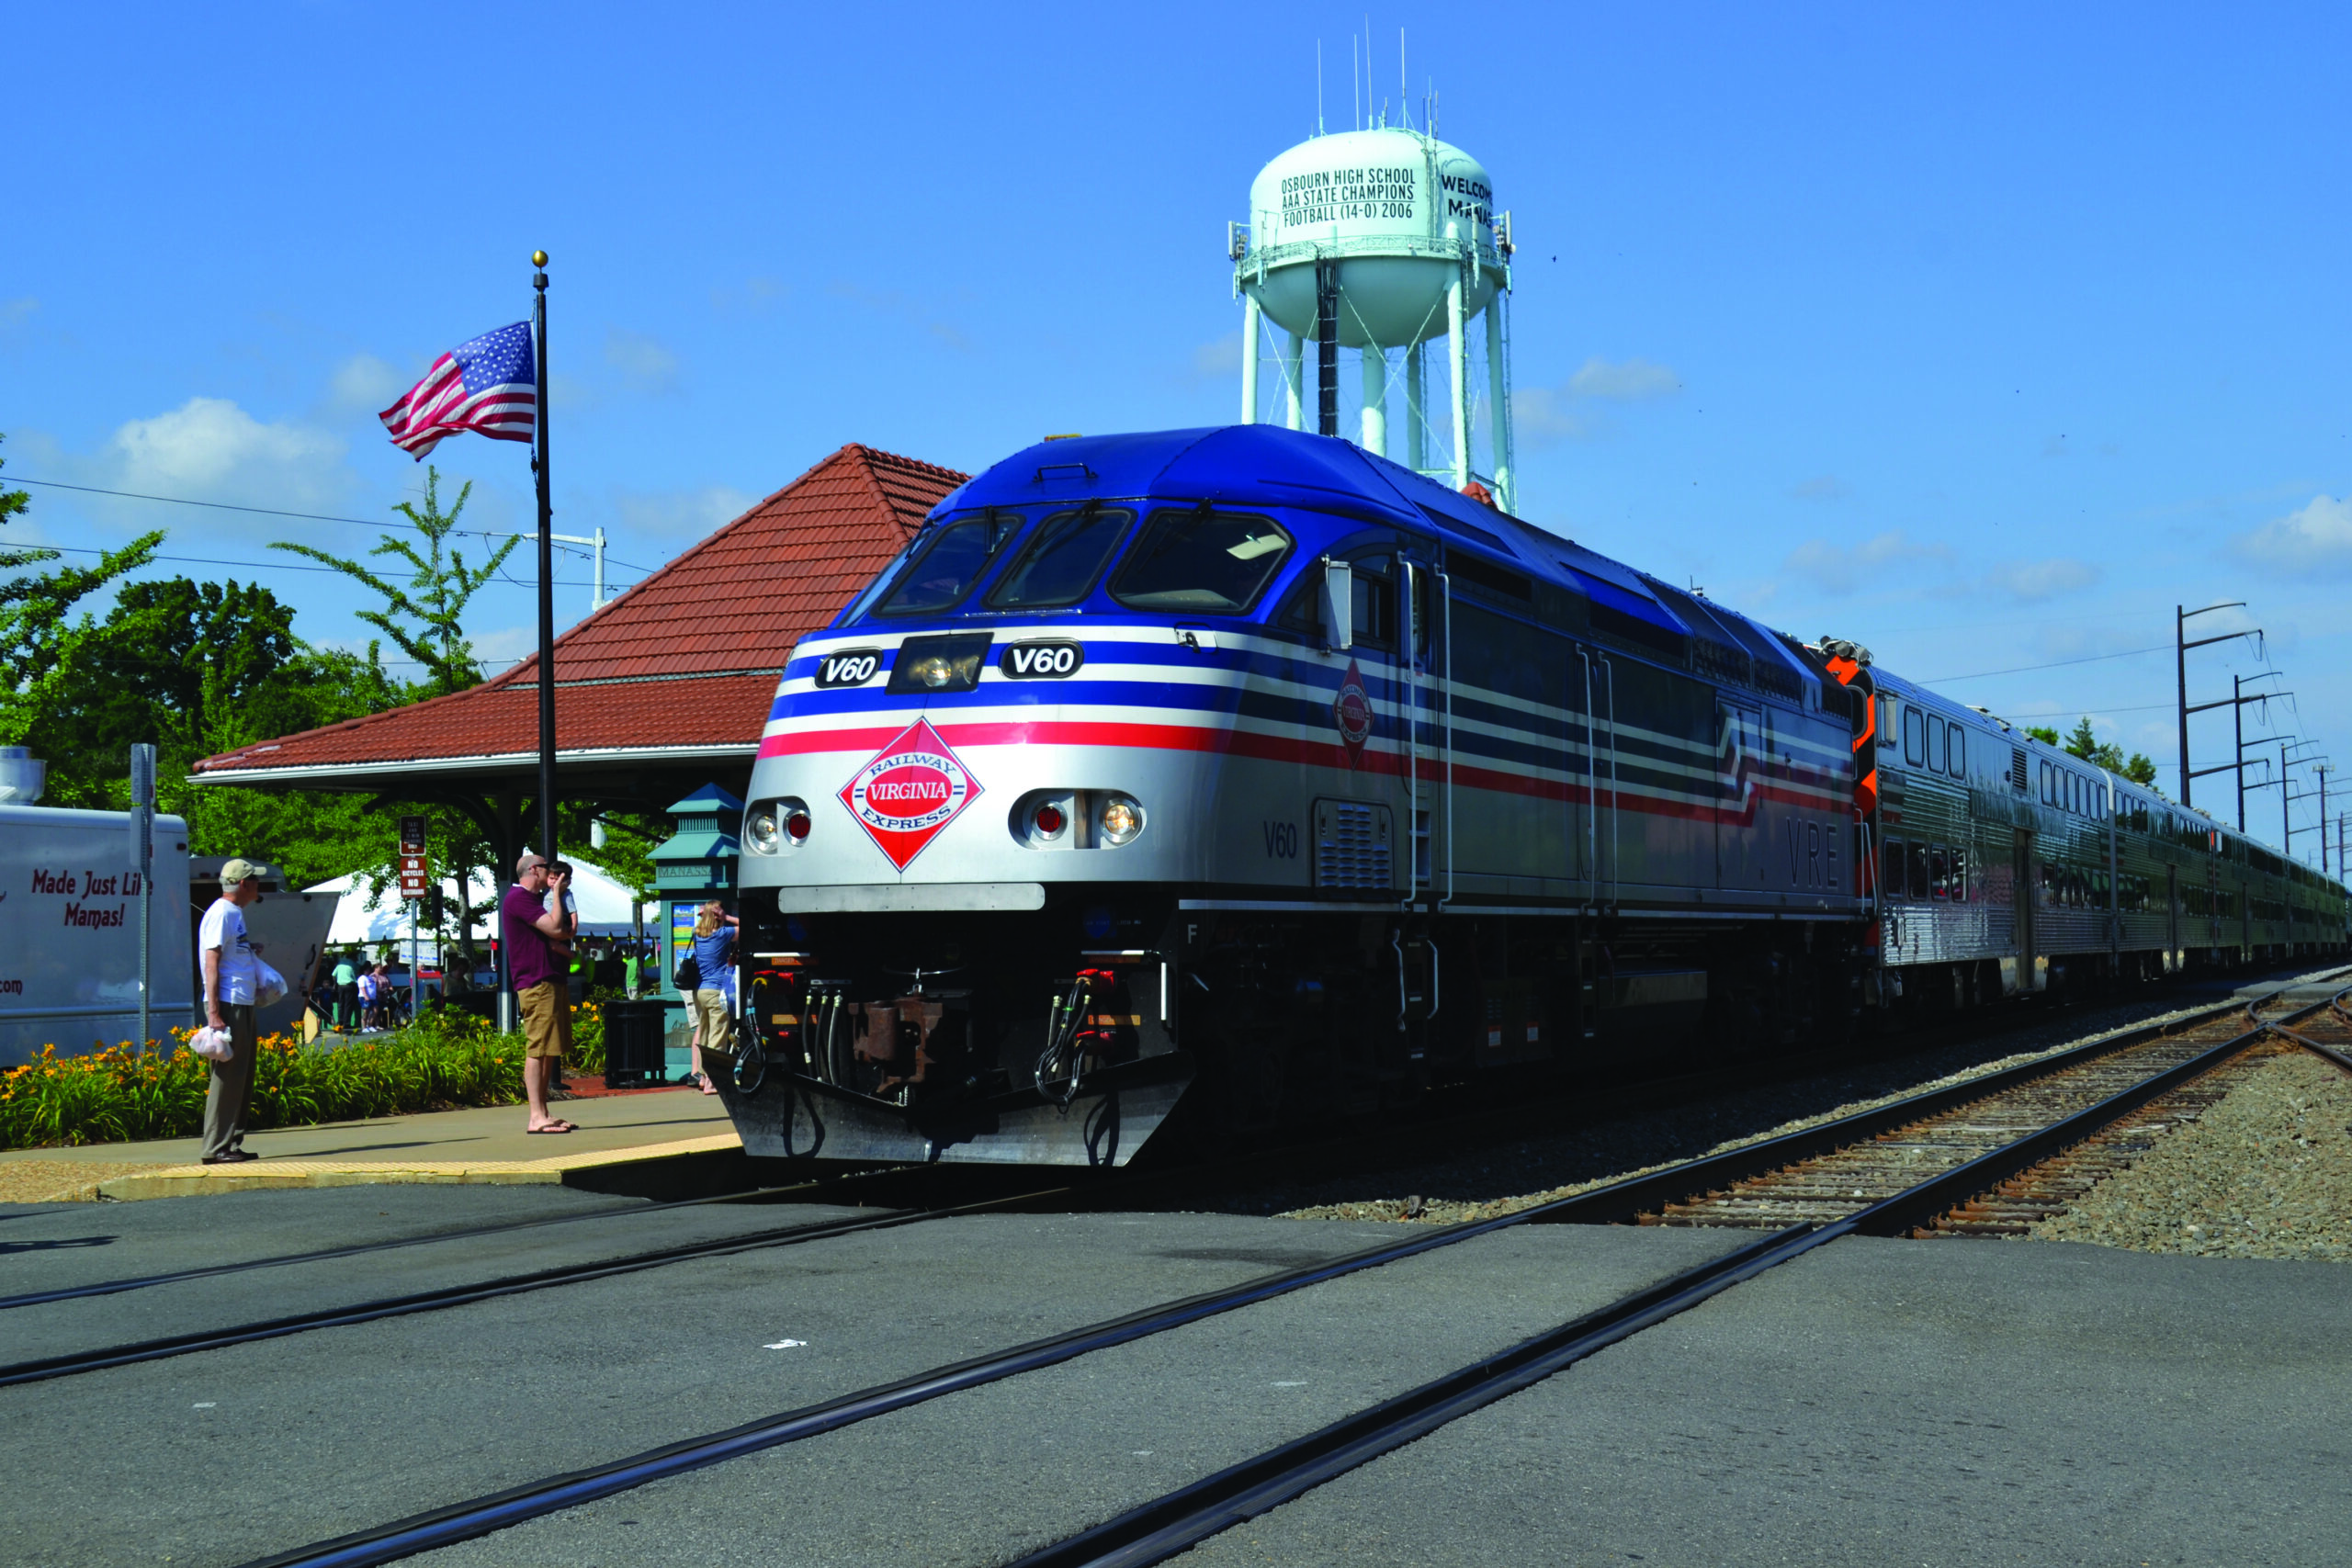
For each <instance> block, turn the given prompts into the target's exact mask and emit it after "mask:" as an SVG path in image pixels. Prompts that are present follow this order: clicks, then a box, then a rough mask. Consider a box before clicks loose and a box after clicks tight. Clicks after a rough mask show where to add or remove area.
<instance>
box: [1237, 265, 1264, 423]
mask: <svg viewBox="0 0 2352 1568" xmlns="http://www.w3.org/2000/svg"><path fill="white" fill-rule="evenodd" d="M1260 313H1261V307H1260V306H1259V304H1258V297H1257V296H1256V295H1254V294H1248V295H1244V296H1242V300H1241V423H1244V424H1255V423H1258V337H1259V326H1258V317H1259V315H1260Z"/></svg>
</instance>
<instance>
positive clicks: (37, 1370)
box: [0, 1188, 1067, 1388]
mask: <svg viewBox="0 0 2352 1568" xmlns="http://www.w3.org/2000/svg"><path fill="white" fill-rule="evenodd" d="M1066 1190H1067V1189H1060V1188H1057V1189H1053V1190H1051V1192H1046V1191H1038V1192H1023V1193H1019V1194H1016V1195H1014V1196H1012V1197H1009V1198H991V1199H987V1200H984V1201H980V1202H977V1203H959V1204H956V1205H955V1206H954V1207H952V1208H944V1209H920V1210H900V1211H898V1212H895V1213H887V1214H877V1215H875V1216H873V1217H871V1218H858V1219H843V1220H820V1221H819V1222H818V1223H817V1224H809V1225H789V1226H783V1227H779V1228H777V1229H775V1230H769V1231H761V1232H757V1233H755V1234H753V1235H738V1236H722V1237H714V1238H713V1239H711V1240H709V1241H698V1242H688V1243H685V1244H684V1245H682V1246H678V1247H662V1248H661V1249H659V1250H657V1251H653V1252H642V1253H639V1254H637V1255H636V1256H634V1257H630V1258H614V1259H610V1260H608V1261H605V1262H601V1263H575V1264H567V1265H565V1266H563V1267H561V1268H558V1269H537V1270H535V1271H533V1272H531V1273H528V1274H509V1275H503V1276H501V1277H499V1278H497V1279H493V1280H479V1281H477V1282H475V1283H473V1284H469V1285H449V1286H445V1287H443V1288H442V1289H440V1290H436V1291H419V1292H414V1293H413V1294H410V1295H404V1296H387V1297H383V1298H380V1299H379V1300H376V1301H370V1302H360V1303H355V1304H353V1305H350V1306H341V1307H326V1308H322V1309H321V1310H319V1311H317V1312H308V1313H298V1314H293V1315H291V1316H288V1317H278V1318H269V1319H266V1320H264V1321H262V1322H257V1323H246V1324H238V1325H232V1326H231V1327H228V1328H219V1329H201V1330H198V1331H197V1332H194V1333H190V1334H175V1335H171V1336H168V1337H164V1338H161V1339H143V1340H136V1341H133V1342H132V1343H130V1344H128V1345H117V1346H110V1347H107V1348H103V1349H97V1350H80V1351H75V1352H74V1353H72V1354H70V1355H64V1356H50V1357H45V1358H42V1359H39V1360H31V1361H18V1362H16V1363H14V1364H13V1365H8V1366H0V1388H11V1387H14V1386H16V1385H17V1384H18V1383H28V1382H46V1381H48V1380H49V1379H51V1378H62V1377H72V1376H74V1375H76V1374H78V1373H82V1372H95V1371H103V1370H104V1369H106V1368H107V1367H124V1366H130V1365H132V1364H134V1363H136V1362H140V1361H160V1360H164V1359H168V1358H170V1357H174V1356H189V1355H194V1354H196V1353H197V1352H198V1351H202V1350H220V1349H226V1348H229V1347H230V1346H232V1345H250V1344H252V1343H254V1341H255V1340H260V1339H278V1338H283V1337H286V1336H288V1335H289V1334H307V1333H310V1332H311V1331H312V1330H314V1329H321V1328H347V1327H350V1326H352V1325H356V1324H362V1323H374V1322H376V1321H378V1320H379V1319H381V1318H387V1317H405V1316H408V1315H410V1314H414V1313H421V1312H439V1311H442V1310H444V1309H446V1308H448V1307H458V1306H466V1305H469V1304H470V1303H475V1302H483V1301H492V1300H495V1299H497V1298H499V1297H501V1296H514V1295H521V1294H524V1293H525V1292H530V1291H543V1290H548V1289H550V1288H553V1287H555V1286H559V1285H577V1284H582V1283H585V1282H587V1281H589V1280H609V1279H614V1278H616V1277H618V1276H620V1275H623V1274H636V1273H641V1272H643V1271H644V1270H646V1269H662V1268H667V1267H668V1266H669V1265H671V1264H673V1263H686V1262H692V1261H695V1260H696V1259H698V1258H728V1257H732V1256H733V1255H735V1254H737V1253H741V1252H758V1251H763V1250H765V1249H766V1248H769V1247H794V1246H797V1245H798V1244H800V1243H802V1242H808V1241H822V1240H828V1239H831V1238H832V1237H835V1236H843V1235H857V1234H859V1233H861V1232H865V1231H877V1230H889V1229H894V1228H896V1227H898V1226H900V1225H910V1224H921V1223H922V1222H923V1221H926V1220H944V1219H952V1218H955V1217H956V1216H958V1215H964V1214H981V1213H989V1211H991V1210H995V1209H1002V1208H1008V1207H1011V1206H1012V1205H1013V1204H1017V1203H1029V1202H1035V1201H1038V1200H1039V1199H1041V1198H1044V1197H1046V1196H1050V1195H1052V1194H1053V1193H1058V1192H1061V1191H1066Z"/></svg>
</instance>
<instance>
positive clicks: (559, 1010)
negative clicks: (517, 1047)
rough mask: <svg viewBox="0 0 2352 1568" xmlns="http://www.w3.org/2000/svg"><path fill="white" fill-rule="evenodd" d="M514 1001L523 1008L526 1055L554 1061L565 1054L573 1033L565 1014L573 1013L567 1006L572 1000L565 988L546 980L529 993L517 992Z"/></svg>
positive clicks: (532, 988) (524, 1051)
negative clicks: (565, 1004) (565, 1003)
mask: <svg viewBox="0 0 2352 1568" xmlns="http://www.w3.org/2000/svg"><path fill="white" fill-rule="evenodd" d="M569 999H570V998H566V997H565V996H564V991H563V987H562V986H561V985H560V983H558V982H557V981H554V980H542V981H540V982H539V983H538V984H537V985H536V986H534V987H531V988H530V989H529V990H527V991H517V992H515V1001H516V1002H518V1003H520V1004H521V1006H522V1009H523V1041H524V1046H523V1055H526V1056H527V1057H531V1058H533V1059H535V1060H552V1059H554V1058H557V1057H560V1056H561V1055H563V1047H564V1043H565V1039H566V1037H567V1036H569V1035H570V1034H571V1030H570V1028H568V1027H567V1025H568V1024H569V1023H570V1020H569V1019H568V1018H566V1017H565V1016H564V1015H565V1014H567V1013H569V1012H570V1011H571V1009H570V1008H568V1007H566V1006H564V1005H563V1004H564V1002H565V1001H567V1000H569Z"/></svg>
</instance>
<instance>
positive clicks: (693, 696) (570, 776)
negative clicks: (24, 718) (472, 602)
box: [190, 445, 967, 861]
mask: <svg viewBox="0 0 2352 1568" xmlns="http://www.w3.org/2000/svg"><path fill="white" fill-rule="evenodd" d="M966 478H967V476H966V475H963V474H959V473H956V472H955V471H954V470H953V469H949V468H938V467H936V466H934V465H933V464H930V463H923V462H918V461H916V460H915V459H913V458H911V457H897V456H894V455H892V454H890V453H888V452H879V451H876V450H875V449H874V448H872V447H868V446H856V445H852V446H844V447H842V449H841V450H840V451H838V452H835V453H834V454H832V456H831V457H827V458H825V459H824V461H822V462H820V463H819V464H817V466H816V467H814V468H810V469H809V471H808V472H807V473H805V474H803V475H801V476H800V477H799V478H798V479H795V480H793V481H792V482H791V483H790V484H788V485H786V486H785V487H784V488H783V489H782V490H780V491H776V492H775V494H773V495H771V496H769V497H768V498H767V499H766V500H764V501H763V502H760V503H759V504H758V505H756V506H754V507H752V509H751V510H750V511H748V512H746V513H743V514H742V515H741V517H738V518H736V519H735V520H734V521H733V522H731V523H729V524H728V525H725V526H724V527H722V528H720V529H718V531H717V532H716V533H714V534H712V535H711V536H709V537H708V538H707V539H705V540H703V541H702V542H701V543H700V544H698V545H695V547H693V548H691V549H689V550H687V551H685V552H684V554H683V555H680V556H679V557H678V558H676V559H674V560H673V561H671V562H670V563H669V564H668V565H667V566H665V567H663V568H662V570H659V571H657V572H655V573H653V574H652V575H651V576H650V577H648V578H647V579H646V580H645V581H642V582H640V583H638V584H637V585H636V586H634V587H632V588H630V589H628V590H627V591H626V592H623V593H621V594H620V595H619V596H618V597H617V598H615V599H613V600H612V601H610V602H609V603H607V604H605V605H604V606H603V607H601V608H600V609H598V610H596V611H595V612H594V614H592V615H590V616H589V617H588V618H587V619H586V620H584V621H582V622H581V623H580V624H579V625H577V626H573V627H572V628H571V630H570V631H567V632H565V633H564V634H563V635H562V636H561V637H558V638H557V639H556V643H555V659H554V663H555V671H556V720H555V722H556V756H557V784H558V787H559V789H560V791H561V793H562V795H563V796H564V797H565V798H567V799H571V800H593V801H595V802H596V803H598V804H599V805H601V806H605V807H611V808H613V809H616V810H630V811H650V812H659V811H661V810H662V809H663V808H664V807H668V806H669V805H670V804H671V803H672V802H673V801H675V800H678V799H680V798H681V797H683V796H684V795H688V794H691V793H692V792H693V791H694V790H695V789H697V788H699V787H701V786H702V785H704V784H720V785H721V786H723V787H725V788H726V789H728V790H729V791H731V792H732V793H733V794H734V795H737V796H738V797H739V798H740V797H741V796H742V795H744V794H746V793H747V792H748V790H749V788H750V784H751V775H752V761H753V760H754V759H755V758H756V756H757V755H758V752H759V744H760V735H761V731H762V730H763V728H764V727H765V725H766V722H767V716H768V712H769V709H770V707H771V706H772V705H773V704H774V702H775V687H776V679H777V675H778V673H779V671H781V670H782V668H783V665H784V661H785V660H786V658H787V657H788V656H789V655H790V653H791V651H792V645H793V643H794V642H795V641H797V639H798V638H800V637H803V636H806V635H807V634H808V633H809V632H812V631H815V630H817V629H818V628H819V627H820V626H824V625H825V624H826V623H827V622H828V621H830V620H831V619H832V618H833V616H834V615H836V614H838V613H839V612H840V610H841V608H842V605H844V604H848V603H849V601H850V599H851V598H852V597H853V596H854V594H855V593H856V592H857V591H858V590H859V589H861V588H863V587H864V586H865V584H866V583H867V582H868V581H871V580H872V579H873V577H874V576H875V574H876V572H878V571H880V570H882V569H883V567H885V566H887V565H888V564H889V561H890V559H891V558H892V557H894V556H895V555H897V554H898V553H899V550H900V549H901V548H902V547H904V546H905V544H906V542H907V540H908V539H909V538H910V537H911V536H913V534H914V533H915V531H916V530H917V529H918V528H919V527H921V526H922V519H923V516H924V514H925V513H928V512H929V511H930V510H931V509H932V508H933V506H935V505H937V504H938V503H939V502H940V501H941V500H942V499H944V497H945V496H946V495H947V493H948V492H949V491H952V490H954V489H955V488H956V486H957V485H959V484H961V483H963V482H964V480H965V479H966ZM538 679H539V670H538V659H537V655H533V656H532V657H531V658H528V659H526V660H523V661H522V662H521V663H519V664H517V665H515V667H514V668H513V669H511V670H508V671H505V672H504V673H503V674H501V675H498V676H495V677H493V678H492V679H491V680H488V681H485V682H482V683H481V685H479V686H474V687H471V688H469V689H468V690H466V691H463V692H458V693H455V694H451V695H449V696H446V697H435V698H433V699H431V700H429V701H426V702H422V703H414V704H412V705H409V706H406V707H400V708H393V709H390V710H389V711H387V712H384V713H379V714H371V715H369V716H367V717H365V718H356V719H351V720H348V721H346V722H345V723H341V724H334V725H329V726H327V727H326V728H321V729H311V730H305V731H303V732H302V733H300V734H298V735H285V736H280V737H278V738H277V739H274V740H263V741H258V742H255V743H254V744H253V745H249V746H243V747H240V748H239V749H237V750H234V751H226V752H222V753H221V754H220V755H218V756H213V757H207V758H205V759H204V760H203V761H199V762H198V763H197V764H196V769H195V772H194V774H193V775H192V778H191V780H190V782H191V783H194V784H204V785H208V786H220V787H233V788H243V789H263V790H289V789H290V790H333V791H342V792H349V793H357V794H365V795H373V796H375V797H377V798H379V799H380V800H382V801H384V802H386V803H391V802H412V801H413V802H418V803H421V804H436V805H446V806H450V807H457V808H458V809H460V810H462V811H465V812H466V813H467V814H468V815H469V816H470V817H472V818H474V820H475V821H476V822H477V823H479V824H480V825H481V827H482V828H483V829H484V831H485V832H486V833H487V834H488V836H489V838H490V840H491V841H492V845H493V846H495V847H496V848H497V849H498V850H499V852H500V853H501V855H502V858H504V859H507V860H509V861H511V858H512V855H513V853H515V852H518V846H520V845H521V844H523V843H526V842H528V841H531V840H535V839H536V838H537V833H536V832H535V831H533V830H531V829H530V827H529V824H528V821H527V818H526V814H525V812H524V810H523V802H524V801H525V799H526V797H529V796H532V795H536V794H537V788H538V735H539V728H538V725H539V719H538V700H539V697H538Z"/></svg>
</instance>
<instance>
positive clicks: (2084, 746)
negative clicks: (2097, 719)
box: [2066, 714, 2098, 762]
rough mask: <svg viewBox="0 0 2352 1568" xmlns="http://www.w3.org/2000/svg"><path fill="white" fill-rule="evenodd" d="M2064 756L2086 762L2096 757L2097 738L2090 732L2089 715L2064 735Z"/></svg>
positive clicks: (2078, 721)
mask: <svg viewBox="0 0 2352 1568" xmlns="http://www.w3.org/2000/svg"><path fill="white" fill-rule="evenodd" d="M2066 754H2067V755H2068V756H2070V757H2080V758H2081V759H2082V760H2083V761H2086V762H2088V761H2093V760H2095V759H2096V758H2097V757H2098V736H2097V735H2096V734H2094V733H2093V732H2092V730H2091V718H2090V715H2088V714H2085V715H2084V716H2082V717H2081V718H2080V719H2079V720H2077V721H2076V722H2075V728H2073V729H2071V730H2069V731H2068V732H2067V734H2066Z"/></svg>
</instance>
